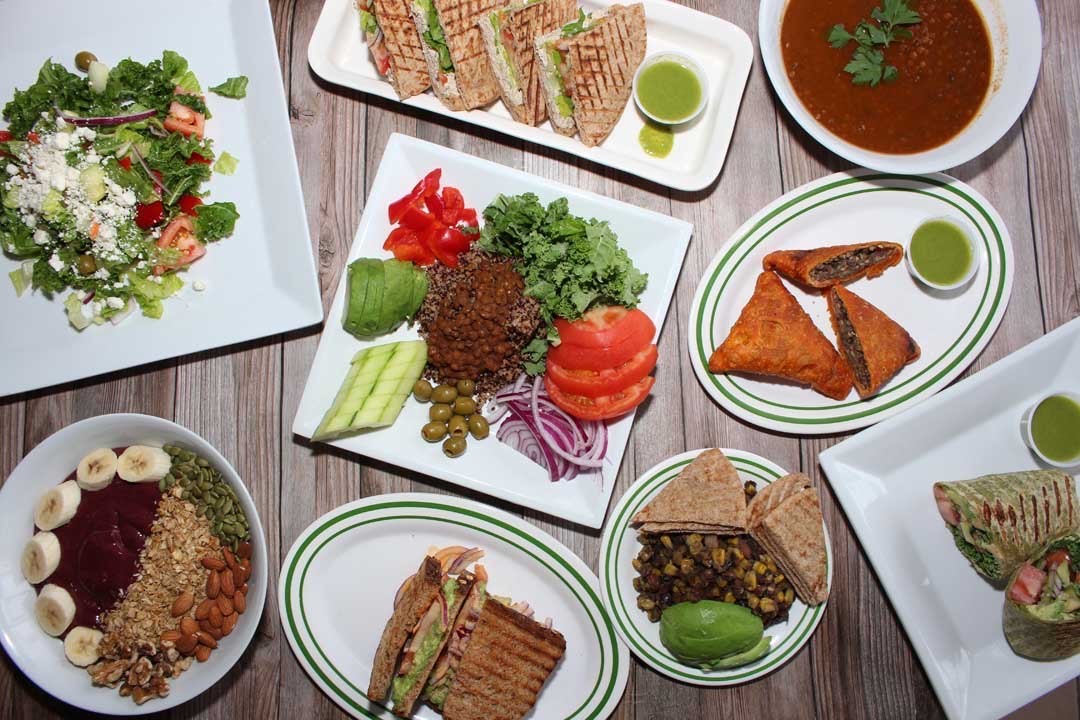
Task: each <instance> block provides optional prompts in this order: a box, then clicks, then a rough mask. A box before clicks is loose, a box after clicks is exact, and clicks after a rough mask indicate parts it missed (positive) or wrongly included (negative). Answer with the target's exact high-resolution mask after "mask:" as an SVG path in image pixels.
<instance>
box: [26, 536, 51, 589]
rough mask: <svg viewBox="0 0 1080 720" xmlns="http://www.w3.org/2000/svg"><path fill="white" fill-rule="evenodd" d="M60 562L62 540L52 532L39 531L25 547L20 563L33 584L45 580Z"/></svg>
mask: <svg viewBox="0 0 1080 720" xmlns="http://www.w3.org/2000/svg"><path fill="white" fill-rule="evenodd" d="M59 564H60V540H59V539H57V537H56V535H54V534H53V533H51V532H47V531H46V532H39V533H36V534H35V535H34V537H32V538H30V540H29V541H28V542H27V543H26V547H24V548H23V554H22V558H21V560H20V565H21V566H22V572H23V575H24V576H25V577H26V579H27V580H28V581H29V582H30V583H31V584H32V585H37V584H38V583H39V582H44V581H45V578H47V577H49V576H50V575H52V574H53V572H54V571H55V570H56V567H57V565H59Z"/></svg>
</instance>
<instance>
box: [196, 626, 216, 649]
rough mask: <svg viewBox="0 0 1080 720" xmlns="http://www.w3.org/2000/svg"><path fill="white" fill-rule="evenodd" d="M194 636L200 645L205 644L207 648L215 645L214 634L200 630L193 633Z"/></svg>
mask: <svg viewBox="0 0 1080 720" xmlns="http://www.w3.org/2000/svg"><path fill="white" fill-rule="evenodd" d="M195 637H196V638H197V639H198V641H199V644H200V645H205V646H206V647H208V648H216V647H217V640H215V639H214V636H213V635H211V634H209V633H204V632H203V631H202V630H200V631H199V632H198V633H196V634H195Z"/></svg>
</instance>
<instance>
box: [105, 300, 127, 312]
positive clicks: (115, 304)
mask: <svg viewBox="0 0 1080 720" xmlns="http://www.w3.org/2000/svg"><path fill="white" fill-rule="evenodd" d="M105 302H106V304H108V306H109V307H111V308H112V309H113V310H119V309H120V308H122V307H124V304H125V303H124V301H123V300H121V299H120V298H118V297H110V298H106V300H105Z"/></svg>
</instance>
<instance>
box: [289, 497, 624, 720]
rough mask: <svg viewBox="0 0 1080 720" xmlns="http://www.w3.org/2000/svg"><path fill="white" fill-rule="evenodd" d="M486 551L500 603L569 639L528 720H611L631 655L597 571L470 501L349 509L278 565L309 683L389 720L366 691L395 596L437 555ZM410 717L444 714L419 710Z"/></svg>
mask: <svg viewBox="0 0 1080 720" xmlns="http://www.w3.org/2000/svg"><path fill="white" fill-rule="evenodd" d="M448 545H464V546H466V547H480V548H483V549H484V551H485V553H486V555H485V557H484V559H483V560H481V561H480V562H481V564H483V565H484V567H485V568H486V569H487V571H488V574H489V576H490V580H489V581H488V589H489V591H490V592H491V593H493V594H495V595H507V596H512V597H513V599H514V600H515V601H526V602H528V603H529V604H530V605H531V606H532V608H533V609H534V610H535V612H536V617H537V618H538V619H541V620H542V619H545V618H548V617H550V618H551V619H552V622H553V626H554V628H555V629H556V630H558V631H559V632H561V633H562V634H563V636H564V637H565V638H566V654H565V655H564V656H563V659H562V661H561V662H560V663H559V665H558V666H557V667H556V668H555V672H554V673H552V675H551V676H550V677H549V678H548V681H547V683H546V684H545V686H544V689H543V691H542V692H541V693H540V698H539V700H538V702H537V704H536V707H535V710H534V713H533V715H534V716H535V717H537V718H566V719H567V720H569V719H570V718H573V719H574V720H590V719H593V718H595V719H597V720H599V719H602V718H606V717H608V715H610V714H611V713H612V712H613V711H614V710H615V706H616V705H618V703H619V700H620V698H621V697H622V694H623V690H624V689H625V688H626V680H627V677H628V675H629V670H630V657H629V654H628V653H627V650H626V646H624V645H623V644H622V643H621V642H620V641H619V638H618V636H617V635H616V633H615V630H614V628H613V626H612V622H611V619H610V618H609V616H608V613H607V611H606V610H605V609H604V606H603V603H602V602H601V601H600V597H599V594H598V592H597V588H598V585H599V583H598V581H597V579H596V576H595V575H593V573H592V571H590V570H589V568H588V567H587V566H586V565H585V563H583V562H582V561H581V560H580V559H579V558H578V557H577V556H576V555H575V554H574V553H573V552H571V551H570V550H569V549H568V548H567V547H566V546H565V545H563V544H562V543H560V542H559V541H558V540H556V539H555V538H553V537H551V536H550V535H548V534H547V533H545V532H544V531H542V530H539V529H538V528H535V527H533V526H532V525H530V524H529V523H527V522H525V521H524V520H521V519H520V518H517V517H514V516H513V515H510V514H508V513H505V512H502V511H501V510H495V509H493V508H490V507H487V506H485V505H481V504H480V503H476V502H472V501H469V500H461V499H458V498H453V497H449V496H446V495H431V494H425V493H395V494H392V495H379V496H375V497H370V498H365V499H363V500H358V501H356V502H351V503H348V504H346V505H342V506H341V507H339V508H337V509H336V510H333V511H331V512H329V513H327V514H326V515H323V516H322V517H321V518H319V519H318V520H316V521H315V522H314V523H312V524H311V525H310V526H309V527H308V528H307V529H306V530H304V532H302V533H301V534H300V537H298V538H297V540H296V542H295V543H294V544H293V546H292V549H291V550H289V554H288V556H287V557H286V558H285V562H284V564H283V565H282V570H281V577H280V579H279V582H278V608H279V612H280V614H281V624H282V626H283V627H284V628H285V636H286V637H287V638H288V639H289V645H291V646H292V650H293V653H294V654H295V655H296V658H297V660H298V661H299V662H300V664H301V665H302V666H303V667H304V670H306V671H307V673H308V674H309V675H310V676H311V678H312V679H313V680H314V681H315V683H316V684H317V685H318V686H319V687H320V688H321V689H322V690H323V692H325V693H326V694H327V695H329V696H330V698H331V699H332V700H333V701H334V702H335V703H337V704H338V705H339V706H340V707H341V708H342V709H343V710H345V711H346V712H348V713H349V714H351V715H352V716H353V717H357V718H382V719H384V720H390V719H391V718H393V717H394V716H393V715H392V714H391V713H390V710H389V708H388V707H386V706H385V705H383V704H382V703H377V702H374V701H372V700H370V699H369V698H368V697H367V696H366V695H365V693H364V690H365V689H366V688H367V684H368V678H369V676H370V674H371V662H372V660H373V659H374V656H375V649H376V647H377V646H378V644H379V637H380V635H381V634H382V631H383V627H384V626H385V624H386V621H387V620H388V619H389V618H390V615H391V613H392V612H393V601H394V594H395V593H396V592H397V589H398V586H399V585H400V584H401V583H402V581H404V580H405V578H406V577H408V576H409V575H411V574H412V573H414V572H416V568H417V566H419V564H420V560H421V558H422V557H423V556H424V553H425V552H427V551H428V550H429V548H432V547H445V546H448ZM413 717H417V718H427V719H428V720H435V719H436V718H439V717H440V716H439V715H437V714H436V713H435V711H434V710H433V709H431V708H430V707H428V706H426V705H418V706H417V710H416V712H415V713H414V714H413Z"/></svg>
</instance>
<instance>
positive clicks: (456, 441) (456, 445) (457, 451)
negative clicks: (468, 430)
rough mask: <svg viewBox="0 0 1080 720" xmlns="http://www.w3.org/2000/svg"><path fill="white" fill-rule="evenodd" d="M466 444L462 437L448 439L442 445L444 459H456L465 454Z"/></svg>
mask: <svg viewBox="0 0 1080 720" xmlns="http://www.w3.org/2000/svg"><path fill="white" fill-rule="evenodd" d="M467 446H468V443H466V442H465V438H463V437H448V438H446V442H444V443H443V444H442V451H443V453H444V454H445V455H446V457H452V458H456V457H458V456H460V455H461V454H462V453H464V452H465V448H466V447H467Z"/></svg>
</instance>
